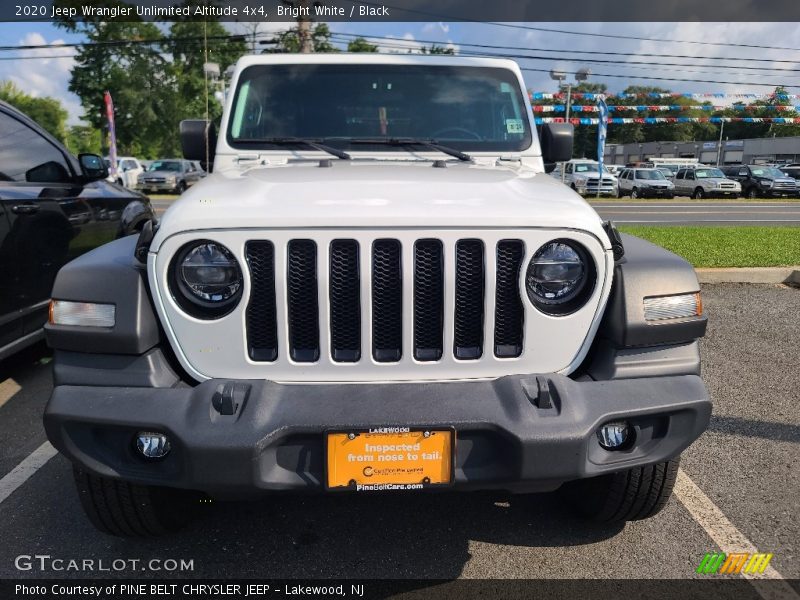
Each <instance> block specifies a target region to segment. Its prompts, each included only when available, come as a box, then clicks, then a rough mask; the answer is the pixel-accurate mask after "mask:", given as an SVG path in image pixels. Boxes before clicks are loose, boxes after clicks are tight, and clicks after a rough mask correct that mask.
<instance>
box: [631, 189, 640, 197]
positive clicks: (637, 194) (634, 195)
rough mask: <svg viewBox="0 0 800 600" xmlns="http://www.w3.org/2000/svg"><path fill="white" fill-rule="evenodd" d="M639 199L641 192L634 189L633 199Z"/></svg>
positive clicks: (632, 191) (632, 192)
mask: <svg viewBox="0 0 800 600" xmlns="http://www.w3.org/2000/svg"><path fill="white" fill-rule="evenodd" d="M638 197H639V190H637V189H636V188H633V189H632V190H631V198H632V199H634V200H636V199H637V198H638Z"/></svg>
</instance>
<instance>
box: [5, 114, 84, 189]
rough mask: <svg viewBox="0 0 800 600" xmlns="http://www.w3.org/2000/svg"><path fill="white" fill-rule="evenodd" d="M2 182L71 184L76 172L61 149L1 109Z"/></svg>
mask: <svg viewBox="0 0 800 600" xmlns="http://www.w3.org/2000/svg"><path fill="white" fill-rule="evenodd" d="M0 181H16V182H20V183H24V182H27V183H69V182H71V181H72V174H71V172H70V169H69V166H68V165H67V162H66V160H65V159H64V155H63V154H62V153H61V151H60V150H59V149H58V148H56V147H55V146H54V145H53V144H51V143H50V142H48V141H47V140H46V139H45V138H43V137H42V136H41V135H39V134H38V133H37V132H36V131H34V130H33V129H31V128H30V127H28V126H27V125H25V124H24V123H22V122H20V121H18V120H17V119H15V118H13V117H11V116H10V115H7V114H6V113H4V112H0Z"/></svg>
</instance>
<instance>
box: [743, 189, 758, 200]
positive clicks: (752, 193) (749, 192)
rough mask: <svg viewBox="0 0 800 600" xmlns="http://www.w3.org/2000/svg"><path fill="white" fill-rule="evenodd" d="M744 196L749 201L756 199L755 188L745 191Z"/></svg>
mask: <svg viewBox="0 0 800 600" xmlns="http://www.w3.org/2000/svg"><path fill="white" fill-rule="evenodd" d="M746 196H747V197H748V198H750V199H751V200H753V199H755V198H758V192H757V191H756V188H754V187H753V188H750V189H749V190H747V194H746Z"/></svg>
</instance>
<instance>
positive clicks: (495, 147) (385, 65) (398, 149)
mask: <svg viewBox="0 0 800 600" xmlns="http://www.w3.org/2000/svg"><path fill="white" fill-rule="evenodd" d="M325 58H327V57H325ZM329 67H332V68H339V69H341V68H351V69H353V70H354V71H356V72H358V71H359V70H360V69H361V68H363V67H372V68H375V69H386V70H387V71H388V70H400V69H405V70H412V69H428V70H450V69H455V70H459V71H462V72H464V71H469V70H475V71H476V74H477V73H483V72H487V71H495V72H502V73H503V75H502V77H498V78H497V80H496V81H497V82H498V83H506V82H507V83H508V84H509V85H510V89H509V90H508V92H509V93H510V94H511V95H512V101H513V103H514V106H515V110H517V111H518V113H519V114H518V116H519V119H518V121H521V122H522V126H523V128H524V133H523V135H522V137H521V138H520V139H519V140H509V141H505V140H491V141H483V140H467V139H464V140H455V139H452V138H447V137H440V138H433V137H428V138H425V139H426V141H427V142H432V141H435V142H436V143H438V144H439V145H444V146H447V147H449V148H452V149H455V150H459V151H461V152H469V153H470V154H477V155H495V156H496V155H504V154H535V155H537V156H538V155H539V152H538V150H539V147H538V132H537V130H536V126H535V124H534V120H533V117H532V112H531V107H530V102H529V99H528V98H527V97H526V94H525V93H524V92H523V88H522V87H521V81H520V76H519V74H518V73H517V72H516V71H515V70H514V69H512V68H508V67H505V66H502V65H497V64H492V65H481V64H472V63H462V62H460V61H459V62H456V61H454V62H453V64H449V62H447V61H439V60H436V61H430V63H428V62H427V61H425V62H421V61H420V62H417V61H414V62H408V63H406V62H400V61H397V62H392V61H388V62H383V61H374V60H369V61H366V62H361V61H360V60H358V61H353V62H352V63H350V62H332V61H328V60H321V61H319V62H306V61H298V62H285V61H278V62H274V63H273V62H269V63H263V62H258V63H254V64H249V65H245V66H243V67H242V68H241V71H240V72H239V73H237V76H236V77H235V83H234V85H235V91H234V93H233V94H232V97H231V98H230V99H229V100H228V102H229V104H228V110H227V111H226V115H225V118H224V120H223V123H222V127H224V129H225V136H224V138H222V140H224V143H225V145H226V146H227V147H228V148H229V149H230V150H232V151H234V152H237V151H244V152H275V153H283V154H286V153H291V154H295V153H300V154H304V153H307V152H311V153H313V152H315V151H314V150H313V149H311V148H309V147H307V146H306V147H303V145H302V144H298V145H297V146H292V145H288V144H281V145H271V144H259V143H254V142H252V141H248V139H247V138H241V137H239V138H236V137H234V135H233V133H234V127H235V126H236V125H235V124H236V122H237V115H238V112H239V110H240V107H239V104H240V102H241V100H240V98H241V96H240V95H241V94H242V90H243V89H245V87H246V86H247V83H248V82H249V81H253V80H254V79H255V77H254V74H251V71H259V70H267V69H287V68H317V69H324V68H329ZM505 91H506V90H503V92H505ZM276 137H281V136H276ZM292 137H298V138H309V139H311V138H312V137H313V139H314V141H315V142H318V143H324V144H325V145H328V146H330V147H333V148H335V149H337V150H342V151H348V152H350V153H356V154H358V153H360V154H364V153H369V154H398V153H403V154H409V151H408V149H403V148H402V146H398V145H396V144H386V143H382V142H380V143H375V144H369V143H365V142H361V141H359V140H361V139H363V138H376V137H381V136H375V135H372V134H371V135H365V136H346V135H333V136H324V135H322V136H306V135H303V136H299V135H298V136H292ZM404 137H408V136H403V135H397V134H394V133H391V132H390V133H387V134H386V139H387V140H389V139H392V138H404ZM418 139H422V138H418ZM222 140H221V141H222ZM350 140H353V142H354V143H351V142H350ZM413 153H414V154H420V153H426V154H427V153H438V151H437V150H433V149H423V150H420V151H417V150H414V151H413Z"/></svg>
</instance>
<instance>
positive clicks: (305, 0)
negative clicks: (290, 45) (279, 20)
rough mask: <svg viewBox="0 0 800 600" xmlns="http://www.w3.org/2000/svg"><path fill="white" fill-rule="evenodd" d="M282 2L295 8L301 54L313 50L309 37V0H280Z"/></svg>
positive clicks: (312, 43)
mask: <svg viewBox="0 0 800 600" xmlns="http://www.w3.org/2000/svg"><path fill="white" fill-rule="evenodd" d="M281 1H282V2H283V3H284V4H286V5H288V6H291V7H292V8H294V9H295V13H296V14H297V17H296V20H297V41H298V42H299V45H300V48H299V50H300V52H301V53H302V54H310V53H311V52H314V42H313V40H312V39H311V7H310V3H309V0H281Z"/></svg>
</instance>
